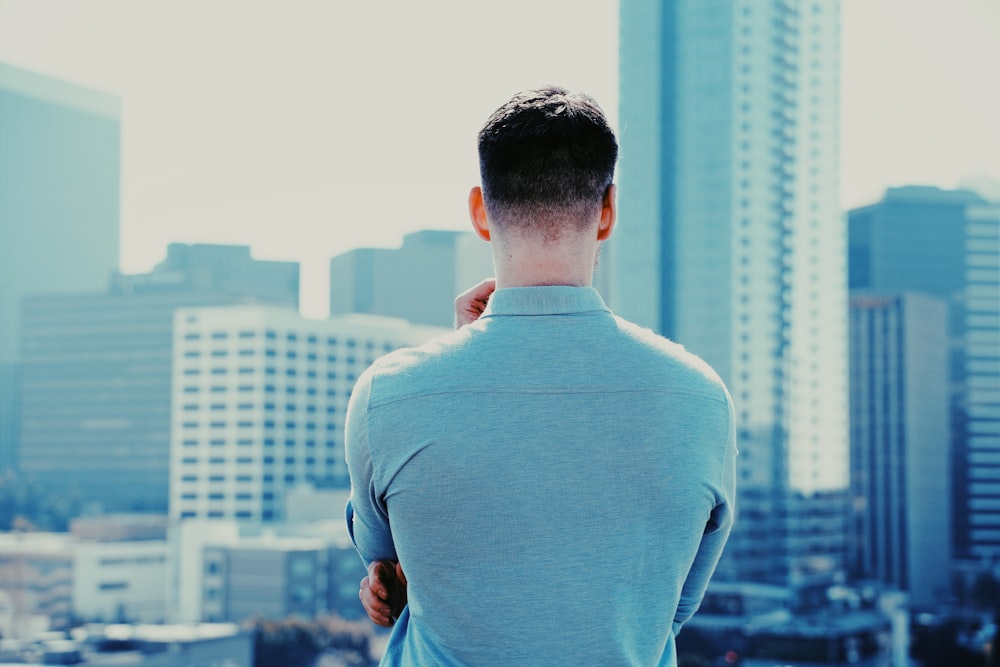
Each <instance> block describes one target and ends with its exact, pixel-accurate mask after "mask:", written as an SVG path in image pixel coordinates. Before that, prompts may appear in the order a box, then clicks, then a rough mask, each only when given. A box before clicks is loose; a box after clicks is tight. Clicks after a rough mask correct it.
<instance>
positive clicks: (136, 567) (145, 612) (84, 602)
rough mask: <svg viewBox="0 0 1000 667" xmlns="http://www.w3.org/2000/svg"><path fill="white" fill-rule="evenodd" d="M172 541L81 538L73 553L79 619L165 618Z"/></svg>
mask: <svg viewBox="0 0 1000 667" xmlns="http://www.w3.org/2000/svg"><path fill="white" fill-rule="evenodd" d="M166 575H167V544H166V542H163V541H161V540H149V541H136V542H78V543H76V545H75V546H74V553H73V614H74V616H76V617H77V618H79V619H84V620H102V621H131V622H140V623H162V622H163V621H164V620H165V618H166V589H165V587H164V585H163V582H164V580H165V579H166Z"/></svg>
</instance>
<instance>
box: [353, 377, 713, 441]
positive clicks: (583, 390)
mask: <svg viewBox="0 0 1000 667" xmlns="http://www.w3.org/2000/svg"><path fill="white" fill-rule="evenodd" d="M372 380H373V382H372V385H374V377H373V378H372ZM372 388H374V386H373V387H372ZM373 393H374V392H371V391H370V392H369V394H368V409H369V411H370V410H372V409H374V408H380V407H383V406H386V405H392V404H393V403H401V402H403V401H409V400H413V399H416V398H426V397H430V396H446V395H451V394H512V395H518V394H523V395H533V394H547V395H554V394H566V395H572V394H650V393H655V394H663V395H668V396H690V397H694V398H704V399H707V400H710V401H712V402H713V403H718V404H721V405H725V406H727V407H728V406H729V402H728V401H727V400H726V399H725V398H722V399H720V398H719V397H718V396H714V395H713V394H710V393H708V392H699V391H686V390H677V389H660V388H656V387H635V388H627V389H622V388H618V387H580V388H569V389H567V388H555V387H544V386H538V387H516V388H509V387H454V388H448V389H439V390H428V391H421V392H413V393H407V394H404V395H402V396H397V397H393V398H383V399H380V400H378V401H375V400H373V399H372V394H373ZM727 426H728V423H727ZM726 439H727V444H728V439H729V433H728V429H727V433H726ZM369 451H370V448H369Z"/></svg>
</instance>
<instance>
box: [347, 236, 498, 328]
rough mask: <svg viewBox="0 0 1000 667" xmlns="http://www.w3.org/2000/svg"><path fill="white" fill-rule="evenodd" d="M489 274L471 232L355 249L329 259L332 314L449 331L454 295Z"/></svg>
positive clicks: (487, 256)
mask: <svg viewBox="0 0 1000 667" xmlns="http://www.w3.org/2000/svg"><path fill="white" fill-rule="evenodd" d="M492 275H493V255H492V252H491V250H490V244H489V243H486V242H484V241H482V240H480V239H479V237H477V236H476V235H475V234H473V233H472V232H455V231H447V230H436V229H427V230H422V231H419V232H413V233H412V234H407V235H406V236H405V237H403V245H402V246H401V247H399V248H356V249H354V250H350V251H348V252H345V253H343V254H341V255H337V256H336V257H334V258H333V259H331V260H330V314H331V315H339V314H343V313H370V314H372V315H387V316H389V317H400V318H402V319H404V320H408V321H410V322H413V323H414V324H428V325H432V326H441V327H450V326H452V324H453V323H454V320H455V310H454V306H453V304H454V301H455V296H456V295H458V294H459V293H461V292H464V291H465V290H466V289H468V288H469V287H472V286H473V285H475V284H476V283H478V282H479V281H480V280H482V279H483V278H489V277H490V276H492Z"/></svg>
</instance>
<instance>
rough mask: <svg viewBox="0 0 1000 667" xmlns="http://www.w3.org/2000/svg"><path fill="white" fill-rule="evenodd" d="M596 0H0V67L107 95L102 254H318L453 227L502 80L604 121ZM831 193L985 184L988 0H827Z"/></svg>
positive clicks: (317, 270)
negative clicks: (837, 140)
mask: <svg viewBox="0 0 1000 667" xmlns="http://www.w3.org/2000/svg"><path fill="white" fill-rule="evenodd" d="M617 11H618V7H617V2H616V1H613V0H590V1H589V2H580V0H505V1H504V2H502V3H501V2H495V1H494V2H477V1H474V0H448V1H446V0H423V1H421V2H408V1H405V0H398V1H395V2H369V3H366V2H335V1H328V0H322V1H321V0H310V1H306V0H283V1H280V2H279V1H278V0H273V1H269V2H252V1H249V2H248V1H247V0H239V1H235V0H212V1H210V2H206V1H200V0H198V1H196V0H180V1H178V0H145V1H144V0H88V1H87V2H82V1H77V0H62V1H56V0H0V60H2V61H4V62H7V63H10V64H13V65H18V66H21V67H26V68H29V69H32V70H35V71H38V72H41V73H44V74H48V75H51V76H55V77H59V78H64V79H67V80H71V81H74V82H77V83H81V84H84V85H88V86H91V87H94V88H98V89H102V90H105V91H108V92H111V93H114V94H117V95H118V96H120V98H121V99H122V141H123V144H122V268H123V270H125V271H130V272H131V271H145V270H148V269H149V268H150V267H151V266H152V265H153V264H154V263H155V262H156V261H158V260H159V259H161V258H162V256H163V253H164V248H165V246H166V244H167V243H168V242H170V241H187V242H199V241H201V242H223V243H240V244H249V245H251V246H253V249H254V253H255V255H257V256H258V257H261V258H267V259H293V260H299V261H302V262H303V290H304V291H303V302H304V303H303V308H304V310H305V311H306V312H307V314H313V315H322V314H324V313H325V301H326V289H327V286H326V285H325V284H324V282H325V276H326V262H327V260H328V259H329V257H330V256H332V255H335V254H338V253H340V252H343V251H345V250H348V249H350V248H353V247H358V246H366V245H396V244H398V242H399V240H400V238H401V237H402V235H403V234H404V233H407V232H409V231H414V230H417V229H423V228H430V227H433V228H451V229H465V228H466V225H467V222H466V220H467V218H466V208H465V197H466V194H467V192H468V189H469V187H470V186H472V185H474V184H475V183H476V181H477V178H478V173H477V168H476V156H475V133H476V131H477V130H478V129H479V126H480V125H481V124H482V122H483V121H484V120H485V119H486V117H487V116H488V115H489V114H490V112H491V111H492V110H493V109H494V108H496V107H497V106H498V105H499V104H501V103H502V102H504V101H505V100H506V99H507V98H509V97H510V95H511V94H512V93H513V92H515V91H516V90H518V89H521V88H524V87H528V86H536V85H541V84H546V83H558V84H560V85H565V86H567V87H570V88H578V89H582V90H586V91H587V92H589V93H591V94H592V95H593V96H594V97H596V98H597V99H598V101H599V102H600V103H601V104H602V106H604V108H605V111H606V112H607V113H608V115H609V116H610V117H611V119H612V121H613V122H616V121H617V116H618V114H617V50H618V34H617ZM842 35H843V48H842V73H841V78H842V88H841V96H842V125H841V157H842V159H841V167H842V168H841V192H842V202H843V204H844V206H845V208H847V207H853V206H857V205H861V204H865V203H869V202H871V201H874V200H875V199H877V198H878V197H879V196H880V195H881V192H882V190H883V189H884V188H885V187H886V186H887V185H898V184H905V183H912V182H920V183H930V184H936V185H940V186H943V187H954V186H955V185H957V183H958V182H959V181H960V180H961V179H963V178H966V177H969V176H975V175H980V174H986V175H990V176H992V178H994V179H997V180H1000V86H998V84H997V81H998V78H997V74H996V67H997V65H998V64H1000V0H948V1H947V2H943V1H942V0H844V2H843V22H842Z"/></svg>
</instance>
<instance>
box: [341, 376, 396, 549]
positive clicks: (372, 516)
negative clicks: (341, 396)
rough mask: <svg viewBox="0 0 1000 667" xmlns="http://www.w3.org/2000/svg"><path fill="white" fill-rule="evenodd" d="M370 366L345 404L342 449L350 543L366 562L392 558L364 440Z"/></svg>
mask: <svg viewBox="0 0 1000 667" xmlns="http://www.w3.org/2000/svg"><path fill="white" fill-rule="evenodd" d="M371 381H372V370H371V369H369V370H367V371H365V372H364V373H362V374H361V377H360V378H358V381H357V383H356V384H355V385H354V390H353V391H352V392H351V400H350V402H349V403H348V405H347V417H346V420H345V425H344V431H345V432H344V453H345V458H346V459H347V469H348V472H349V473H350V476H351V498H350V500H349V501H348V504H347V527H348V530H349V531H350V533H351V539H352V540H353V541H354V546H355V547H357V550H358V553H359V554H360V555H361V558H362V559H363V560H364V561H365V564H366V565H368V564H370V563H371V562H372V561H377V560H389V561H396V560H397V558H396V547H395V544H393V541H392V531H391V530H390V528H389V513H388V509H387V508H386V506H385V503H384V502H383V499H382V498H381V496H380V493H379V491H378V490H377V489H376V486H375V483H376V480H375V478H374V467H373V463H372V455H371V448H370V446H369V442H368V403H369V397H370V395H371Z"/></svg>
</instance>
